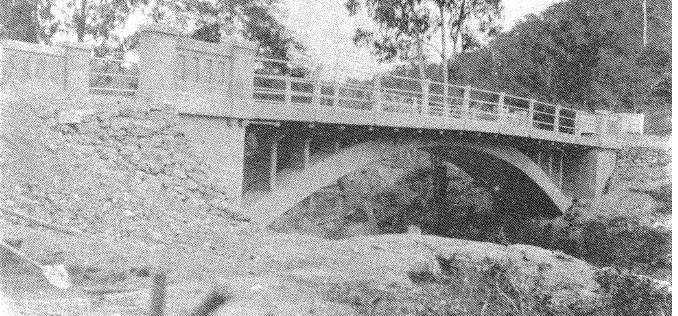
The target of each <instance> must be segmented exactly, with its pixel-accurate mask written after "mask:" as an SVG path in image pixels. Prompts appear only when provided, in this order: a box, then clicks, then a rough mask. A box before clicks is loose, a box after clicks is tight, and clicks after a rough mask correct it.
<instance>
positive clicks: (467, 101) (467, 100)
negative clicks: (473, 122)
mask: <svg viewBox="0 0 678 316" xmlns="http://www.w3.org/2000/svg"><path fill="white" fill-rule="evenodd" d="M470 106H471V86H466V88H464V100H463V101H462V106H461V115H462V117H463V118H464V119H468V117H469V116H470V114H471V113H469V110H470Z"/></svg>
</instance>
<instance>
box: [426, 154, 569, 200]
mask: <svg viewBox="0 0 678 316" xmlns="http://www.w3.org/2000/svg"><path fill="white" fill-rule="evenodd" d="M426 147H429V148H435V147H442V148H445V149H463V150H466V151H470V152H474V153H476V154H480V155H482V156H485V157H493V158H495V159H498V160H501V161H503V162H505V163H506V164H507V166H504V168H501V167H496V166H495V168H489V169H487V166H479V168H482V169H481V170H485V169H487V170H488V171H490V172H494V171H496V170H497V169H504V170H502V172H508V171H509V170H505V169H508V168H513V169H516V170H517V171H519V172H520V173H522V174H523V175H524V176H526V177H527V178H529V181H531V182H532V183H525V181H523V183H519V182H518V183H516V179H515V178H519V177H514V179H512V180H511V181H512V182H513V183H514V184H515V185H514V186H513V190H514V191H513V192H516V189H518V188H516V187H517V186H523V187H522V188H519V189H523V190H524V191H526V193H528V194H530V193H531V192H532V191H535V189H538V190H539V191H541V192H540V193H543V194H544V195H545V196H546V197H548V199H549V200H550V201H551V202H552V203H553V206H555V207H556V208H557V210H558V211H560V212H564V211H566V210H567V209H568V208H569V207H570V206H571V205H572V198H570V197H568V196H566V195H565V194H563V192H562V190H561V189H560V188H559V187H558V186H557V185H556V184H555V183H554V182H553V181H552V180H551V178H550V177H549V176H548V175H547V174H546V172H544V170H543V169H542V168H541V167H539V165H537V164H536V163H535V162H534V161H532V159H530V158H529V157H528V156H526V155H525V154H524V153H522V152H521V151H520V150H518V149H517V148H515V147H511V146H506V145H500V144H491V143H481V142H466V141H447V142H436V143H434V144H429V145H427V146H426ZM457 156H459V155H457ZM462 158H463V157H462ZM446 160H447V161H449V162H452V163H454V164H455V165H457V166H459V167H460V168H461V169H462V170H464V171H466V172H467V173H469V174H471V175H472V176H473V177H474V178H476V179H477V178H478V177H479V174H478V172H473V170H471V169H473V168H471V167H470V166H468V161H465V160H464V159H446ZM492 163H493V162H488V163H487V164H492ZM507 167H508V168H507ZM499 176H500V175H499V174H496V173H495V174H494V178H499ZM495 182H496V181H495ZM518 191H519V190H518ZM527 198H530V197H529V196H528V197H527ZM531 199H534V196H532V197H531Z"/></svg>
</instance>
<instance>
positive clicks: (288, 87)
mask: <svg viewBox="0 0 678 316" xmlns="http://www.w3.org/2000/svg"><path fill="white" fill-rule="evenodd" d="M291 103H292V77H290V75H289V74H287V75H285V105H288V106H289V105H290V104H291Z"/></svg>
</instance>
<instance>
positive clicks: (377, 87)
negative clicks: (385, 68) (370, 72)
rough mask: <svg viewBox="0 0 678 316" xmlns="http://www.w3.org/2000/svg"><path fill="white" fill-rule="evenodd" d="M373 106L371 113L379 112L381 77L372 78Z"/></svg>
mask: <svg viewBox="0 0 678 316" xmlns="http://www.w3.org/2000/svg"><path fill="white" fill-rule="evenodd" d="M373 93H374V104H373V105H372V111H373V112H375V113H377V112H381V77H379V76H375V77H374V92H373Z"/></svg>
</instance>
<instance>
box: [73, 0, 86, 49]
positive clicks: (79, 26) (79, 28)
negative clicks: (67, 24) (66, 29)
mask: <svg viewBox="0 0 678 316" xmlns="http://www.w3.org/2000/svg"><path fill="white" fill-rule="evenodd" d="M86 26H87V0H82V2H81V4H80V15H78V20H77V21H75V33H76V35H77V36H78V42H82V41H83V39H84V38H85V28H86Z"/></svg>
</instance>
